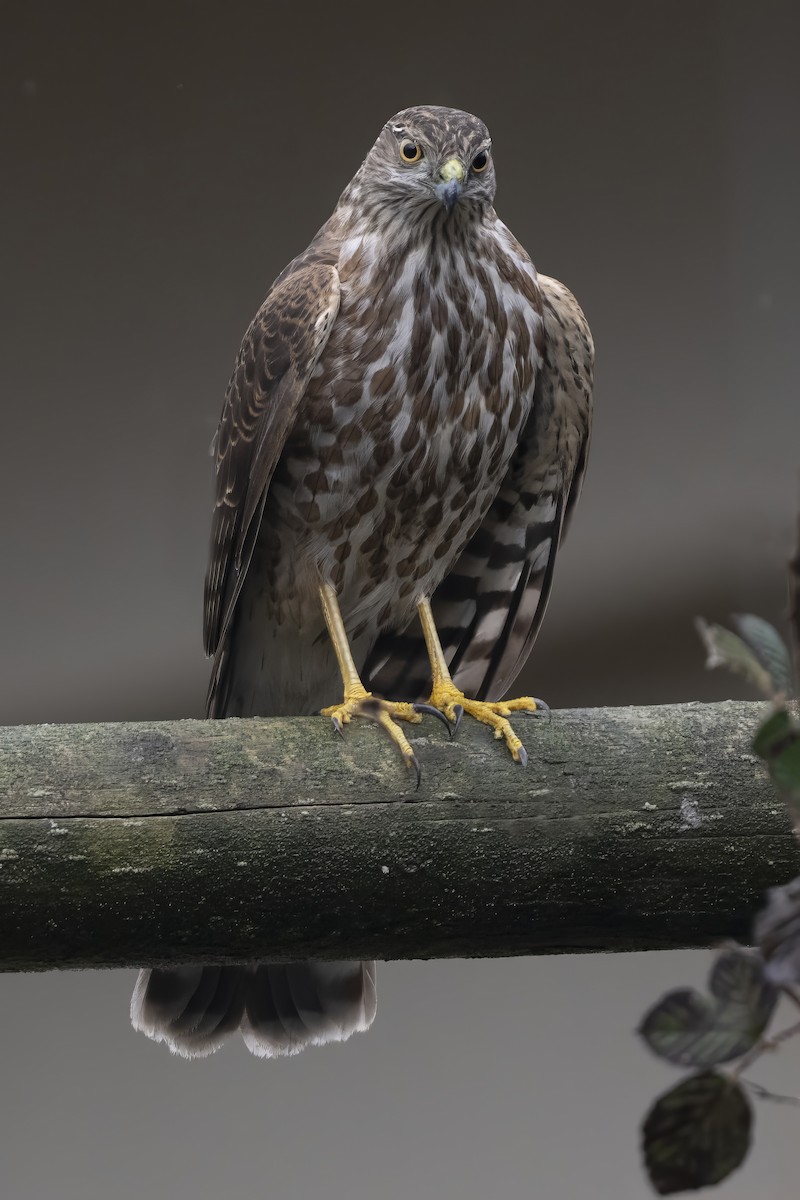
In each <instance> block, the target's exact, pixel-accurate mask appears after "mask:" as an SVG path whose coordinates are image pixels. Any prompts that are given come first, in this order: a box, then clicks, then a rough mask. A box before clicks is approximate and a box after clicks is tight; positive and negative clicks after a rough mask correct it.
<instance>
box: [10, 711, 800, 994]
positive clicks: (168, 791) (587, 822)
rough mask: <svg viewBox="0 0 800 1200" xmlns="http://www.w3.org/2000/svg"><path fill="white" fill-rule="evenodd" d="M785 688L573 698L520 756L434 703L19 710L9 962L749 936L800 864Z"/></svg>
mask: <svg viewBox="0 0 800 1200" xmlns="http://www.w3.org/2000/svg"><path fill="white" fill-rule="evenodd" d="M763 711H764V706H763V705H760V704H746V703H734V702H726V703H723V704H706V705H702V704H682V705H671V706H665V707H658V708H655V707H653V708H623V709H598V710H576V711H562V712H554V713H553V714H552V718H551V719H547V718H538V719H530V720H529V721H528V722H526V721H525V720H524V719H519V720H518V721H517V728H518V730H519V731H520V733H521V734H522V735H523V736H524V740H525V742H526V744H527V747H528V753H529V756H530V762H529V765H528V767H527V769H526V770H523V769H522V768H521V767H519V766H516V765H515V764H514V763H513V762H512V761H511V759H510V757H509V756H508V753H507V751H506V750H505V748H504V747H503V746H501V745H500V744H498V743H496V742H495V741H493V739H492V738H491V736H490V735H489V732H488V731H487V730H486V729H485V728H483V727H479V726H476V725H474V724H473V725H470V724H469V723H468V719H467V718H465V720H464V724H463V726H462V729H461V730H460V731H459V734H458V737H457V739H456V740H455V741H452V742H450V741H448V740H447V733H446V731H445V730H444V729H440V728H439V727H438V725H437V724H436V722H434V721H433V720H432V719H430V718H425V720H424V724H423V725H421V726H418V727H412V728H411V733H412V738H413V740H414V742H415V746H416V750H417V755H418V757H419V759H420V762H421V763H422V770H423V775H422V785H421V787H420V789H419V791H415V790H414V780H413V778H411V776H410V775H407V774H406V772H405V770H404V768H403V766H402V764H401V762H400V760H399V758H398V757H397V755H396V752H395V750H394V748H393V747H392V746H391V745H390V744H389V742H388V740H387V739H385V738H384V737H383V736H382V735H381V733H380V731H378V730H377V729H375V728H373V727H371V726H365V725H361V724H359V725H358V726H356V725H353V726H350V727H348V729H347V731H346V736H345V738H344V739H338V738H336V737H335V735H334V734H333V732H332V730H331V728H330V725H329V723H328V722H326V721H323V720H321V719H319V718H297V719H279V720H269V721H266V720H258V719H253V720H225V721H176V722H164V723H150V724H144V723H137V724H121V725H72V726H70V725H61V726H55V725H44V726H28V727H25V726H20V727H16V728H7V729H0V969H3V970H44V969H49V968H54V967H120V966H130V965H144V964H151V965H156V964H166V963H178V962H187V961H192V960H194V961H201V962H223V961H247V960H257V959H272V960H275V961H279V960H292V959H300V958H306V957H312V958H343V957H344V958H371V957H376V958H383V959H390V958H437V957H474V956H500V955H511V954H539V953H554V952H579V951H589V950H650V949H655V948H660V947H679V946H698V945H706V944H709V943H711V942H714V941H716V940H718V939H721V938H726V937H737V938H741V939H745V940H746V939H747V936H748V931H749V923H750V918H751V915H752V913H753V911H754V909H755V908H756V907H757V906H758V904H759V903H760V899H761V896H762V893H763V891H764V889H765V888H766V887H768V886H770V885H773V884H778V883H784V882H786V880H788V879H789V878H790V877H792V876H793V875H795V874H797V872H798V867H799V865H800V864H799V863H798V851H797V847H796V843H795V841H794V839H793V837H792V834H791V828H790V822H789V819H788V817H787V815H786V813H785V812H784V810H783V808H782V806H781V803H780V801H779V800H778V798H777V797H776V795H775V793H774V791H773V789H772V787H771V785H770V783H769V781H768V779H767V777H766V775H765V772H764V771H763V769H762V767H761V765H760V764H759V762H758V760H757V759H755V758H754V757H753V755H752V753H751V749H750V744H751V739H752V736H753V733H754V731H755V728H756V725H757V723H758V720H759V718H760V716H761V715H762V713H763Z"/></svg>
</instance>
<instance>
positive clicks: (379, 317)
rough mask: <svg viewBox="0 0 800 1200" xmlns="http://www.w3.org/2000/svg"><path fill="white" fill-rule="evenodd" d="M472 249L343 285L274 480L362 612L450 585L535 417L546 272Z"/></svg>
mask: <svg viewBox="0 0 800 1200" xmlns="http://www.w3.org/2000/svg"><path fill="white" fill-rule="evenodd" d="M469 249H470V248H465V250H464V252H463V253H461V254H458V253H455V252H448V253H446V254H442V255H441V256H440V257H439V258H437V259H434V260H432V259H431V257H430V255H428V254H426V253H425V252H424V251H423V249H421V248H418V249H417V250H415V251H414V252H413V253H410V254H407V255H405V256H404V257H403V258H402V259H400V260H398V261H394V262H393V261H387V262H384V263H381V264H375V263H373V264H372V267H371V268H370V269H367V268H366V267H365V266H364V267H363V269H362V271H361V272H360V273H359V272H353V271H350V272H348V271H347V270H344V271H341V274H342V295H341V307H340V310H339V314H338V317H337V319H336V322H335V324H334V327H333V330H332V332H331V336H330V339H329V342H328V344H327V347H326V349H325V351H324V353H323V355H322V356H321V359H320V362H319V364H318V366H317V369H316V372H315V375H314V377H313V378H312V380H311V383H310V385H309V387H308V390H307V392H306V396H305V397H304V401H303V405H302V408H301V413H300V418H299V420H298V423H297V426H296V428H295V430H294V432H293V434H292V436H291V438H290V439H289V442H288V444H287V447H286V450H285V452H284V454H283V456H282V460H281V462H280V464H279V467H278V471H277V472H276V476H275V478H274V479H273V484H272V487H271V501H272V503H271V505H270V507H274V509H275V515H276V519H278V520H279V521H282V522H286V523H287V524H288V525H289V526H291V527H292V529H293V530H294V532H295V535H296V537H297V539H298V546H299V547H300V550H299V552H300V553H301V554H302V553H306V554H309V555H311V556H312V557H313V558H314V559H315V560H316V562H317V564H318V566H319V568H320V569H321V570H322V571H323V573H324V574H327V575H328V576H329V577H330V578H331V579H332V580H333V582H334V583H335V584H336V585H337V586H339V587H340V589H341V588H344V590H345V591H347V590H348V589H349V590H352V589H354V588H355V589H357V591H358V593H359V597H361V596H362V595H363V596H367V595H368V594H369V591H370V589H371V588H374V587H375V586H376V583H377V582H378V581H384V580H390V581H391V584H392V587H393V588H394V592H393V596H394V597H395V599H397V598H400V597H403V598H408V600H409V602H411V601H412V600H413V597H414V596H416V595H417V594H418V593H419V591H420V590H424V591H429V590H431V588H432V587H434V586H436V585H437V584H438V582H439V580H440V579H441V578H442V577H443V575H444V574H445V573H446V570H447V568H448V567H449V565H450V563H451V562H452V561H453V560H454V558H455V557H457V555H458V553H460V550H461V549H462V548H463V546H464V544H465V543H466V541H467V540H468V538H469V537H470V536H471V535H472V533H474V532H475V530H476V529H477V527H478V525H479V524H480V521H481V520H482V518H483V516H484V514H485V512H486V511H487V509H488V507H489V504H490V503H491V501H492V499H493V498H494V496H495V495H496V493H497V491H498V489H499V487H500V483H501V481H502V478H503V476H504V474H505V471H506V469H507V466H508V463H509V459H510V457H511V454H512V453H513V449H514V447H515V445H516V442H517V438H518V436H519V432H520V429H521V426H522V424H523V423H524V421H525V420H526V418H527V415H528V412H529V411H530V406H531V403H532V400H533V391H534V384H535V377H536V368H537V365H538V361H539V343H540V337H541V318H540V305H539V299H538V290H537V285H536V276H535V271H534V270H533V268H532V267H529V269H524V270H520V269H519V268H518V267H515V268H514V270H513V271H512V270H510V268H509V267H508V265H507V264H505V263H504V262H503V261H502V259H498V256H497V255H496V254H494V253H491V252H489V251H488V250H487V251H486V252H484V253H476V249H475V247H472V248H471V253H469ZM362 257H364V256H362ZM362 265H363V264H362Z"/></svg>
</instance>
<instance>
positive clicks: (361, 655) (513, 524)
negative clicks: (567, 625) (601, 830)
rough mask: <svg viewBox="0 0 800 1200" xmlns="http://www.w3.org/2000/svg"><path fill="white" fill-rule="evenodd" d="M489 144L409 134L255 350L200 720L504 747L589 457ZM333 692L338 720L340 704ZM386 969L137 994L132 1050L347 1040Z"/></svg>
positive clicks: (577, 319) (223, 494)
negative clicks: (463, 739) (299, 718)
mask: <svg viewBox="0 0 800 1200" xmlns="http://www.w3.org/2000/svg"><path fill="white" fill-rule="evenodd" d="M494 194H495V171H494V162H493V157H492V145H491V139H490V137H489V132H488V130H487V128H486V126H485V125H484V124H483V122H482V121H480V120H478V118H477V117H474V116H471V115H470V114H469V113H465V112H460V111H458V110H455V109H449V108H436V107H415V108H408V109H405V110H404V111H403V112H400V113H398V114H397V115H396V116H394V117H392V118H391V120H389V121H388V122H387V123H386V125H384V127H383V129H382V130H381V133H380V136H379V137H378V140H377V141H376V142H375V144H374V146H373V147H372V149H371V150H370V152H369V154H368V155H367V157H366V159H365V160H364V162H363V164H362V165H361V167H360V168H359V170H358V171H357V172H356V174H355V176H354V177H353V179H352V180H351V182H350V183H349V184H348V185H347V187H346V188H345V190H344V192H343V193H342V195H341V198H340V200H339V202H338V204H337V206H336V208H335V210H334V212H333V215H332V216H331V217H330V219H329V220H328V221H326V223H325V224H324V225H323V226H322V228H321V229H320V230H319V232H318V233H317V235H316V237H315V238H314V239H313V241H312V242H311V243H310V245H309V246H308V248H307V249H306V250H304V251H303V253H302V254H300V255H298V257H297V258H295V259H294V260H293V261H292V262H291V263H290V264H289V265H288V266H287V267H286V269H285V270H284V271H283V272H282V273H281V274H280V275H279V276H278V278H277V279H276V280H275V282H274V284H273V285H272V288H271V289H270V291H269V293H268V295H267V298H266V300H265V301H264V303H263V304H262V306H261V308H260V309H259V311H258V312H257V314H256V316H255V318H254V319H253V322H252V324H251V325H250V328H249V329H248V330H247V332H246V334H245V336H244V340H243V342H242V346H241V349H240V351H239V354H238V357H237V359H236V364H235V366H234V370H233V374H232V376H231V380H230V383H229V385H228V390H227V393H226V396H225V402H224V406H223V410H222V417H221V420H220V424H219V430H218V433H217V438H216V482H217V487H216V507H215V509H214V516H213V524H212V534H211V553H210V561H209V566H208V572H207V576H206V585H205V645H206V650H207V652H208V654H209V655H212V656H213V666H212V671H211V682H210V686H209V693H208V715H209V716H211V717H226V716H254V715H259V716H272V715H278V714H283V715H288V714H304V713H313V712H317V711H319V710H320V709H322V712H323V713H324V714H326V715H327V716H329V717H330V718H331V720H332V721H333V724H334V726H335V727H336V729H337V730H339V732H342V730H343V727H344V726H345V725H346V724H347V723H348V722H349V721H350V720H351V719H352V718H353V717H365V718H368V719H369V720H371V721H373V722H375V723H376V724H377V725H379V726H380V727H381V728H382V729H383V730H384V732H385V734H386V735H388V736H389V737H390V738H391V739H392V740H393V741H394V742H395V744H396V745H397V747H398V749H399V751H400V752H401V754H402V756H403V758H404V760H405V762H406V763H407V764H408V765H409V766H410V767H411V768H413V769H414V770H416V771H417V773H418V771H419V768H418V766H417V760H416V758H415V755H414V751H413V749H412V747H411V745H410V743H409V741H408V738H407V736H406V733H405V732H404V726H406V727H407V725H408V724H409V723H411V724H413V723H416V722H419V721H420V720H421V719H422V717H423V715H424V714H425V713H434V714H436V715H438V716H441V717H442V719H443V720H445V721H446V722H447V723H448V724H449V725H451V727H455V726H457V724H458V722H459V721H460V720H461V717H462V715H463V714H467V715H469V716H470V717H472V718H474V719H476V720H477V721H479V722H482V723H483V724H485V725H487V726H489V728H490V729H492V730H493V731H494V734H495V736H496V737H498V738H500V739H502V740H504V741H505V743H506V745H507V747H508V749H509V750H510V752H511V756H512V758H513V759H515V760H516V761H517V762H520V763H523V764H524V763H525V761H526V755H525V751H524V748H523V746H522V743H521V741H520V739H519V737H518V736H517V734H516V733H515V731H514V729H513V728H512V726H511V724H510V722H509V717H510V716H511V715H512V714H513V713H515V712H523V711H535V710H536V709H537V707H539V702H537V701H536V700H535V699H534V698H533V697H530V696H527V697H521V698H519V699H515V700H501V699H500V697H502V696H503V695H504V694H505V692H506V691H507V689H508V688H509V686H510V685H511V683H512V682H513V680H514V678H515V677H516V675H517V673H518V672H519V670H520V669H521V667H522V665H523V663H524V662H525V659H526V658H527V656H528V654H529V653H530V650H531V647H532V645H533V642H534V639H535V637H536V634H537V632H538V629H539V626H540V624H541V620H542V617H543V615H544V610H545V606H546V604H547V599H548V595H549V592H550V586H551V582H552V578H553V567H554V563H555V558H556V553H557V551H558V547H559V543H560V541H561V539H562V537H563V534H564V531H565V529H566V526H567V523H568V521H569V518H570V516H571V514H572V512H573V510H574V508H575V504H576V502H577V499H578V494H579V492H580V488H581V482H582V479H583V474H584V469H585V466H586V456H587V451H588V446H589V431H590V423H591V405H592V400H591V393H592V368H593V346H592V338H591V334H590V332H589V328H588V325H587V323H586V320H585V318H584V315H583V313H582V312H581V309H580V308H579V307H578V304H577V302H576V301H575V299H574V297H573V296H572V295H571V293H570V292H569V291H568V290H567V289H566V288H565V287H564V286H563V284H561V283H558V282H557V281H556V280H554V279H549V278H547V277H546V276H543V275H538V274H537V272H536V270H535V268H534V266H533V264H532V262H531V260H530V258H529V257H528V255H527V253H526V252H525V250H524V249H523V247H522V246H521V245H520V243H519V242H518V241H517V239H516V238H515V237H514V236H513V234H512V233H511V232H510V231H509V230H508V229H507V228H506V226H505V225H504V224H503V222H502V221H501V220H500V219H499V218H498V216H497V214H496V212H495V210H494V207H493V200H494ZM337 691H338V692H339V695H340V699H338V700H337V699H336V694H337ZM375 1007H376V991H375V964H374V963H357V962H343V963H322V962H313V963H312V962H309V963H293V964H282V965H273V964H258V965H255V966H235V965H234V966H219V967H217V966H207V965H201V966H185V967H178V968H170V969H165V970H161V969H152V970H145V971H142V972H141V973H140V976H139V980H138V982H137V985H136V989H135V991H134V995H133V1000H132V1003H131V1016H132V1020H133V1023H134V1026H135V1027H136V1028H138V1029H140V1030H142V1031H143V1032H144V1033H146V1034H147V1035H148V1036H150V1037H152V1038H155V1039H156V1040H158V1041H164V1042H166V1043H167V1045H168V1046H169V1047H170V1049H172V1050H173V1051H175V1052H176V1053H179V1054H183V1055H186V1056H188V1057H191V1056H197V1055H205V1054H209V1053H211V1052H212V1051H213V1050H216V1049H217V1047H218V1046H219V1045H220V1043H221V1041H222V1040H223V1039H224V1037H225V1036H226V1034H228V1033H230V1032H231V1031H232V1030H234V1029H236V1028H239V1027H241V1030H242V1032H243V1035H244V1038H245V1041H246V1043H247V1045H248V1047H249V1049H250V1050H252V1051H253V1052H254V1053H255V1054H258V1055H262V1056H266V1057H270V1056H273V1055H281V1054H292V1053H295V1052H297V1051H298V1050H301V1049H303V1048H304V1047H305V1046H307V1045H312V1044H320V1043H324V1042H328V1041H342V1040H344V1039H345V1038H347V1037H349V1036H350V1034H352V1033H354V1032H355V1031H357V1030H362V1029H366V1028H367V1027H368V1026H369V1025H370V1024H371V1022H372V1020H373V1017H374V1015H375Z"/></svg>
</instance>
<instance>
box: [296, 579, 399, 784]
mask: <svg viewBox="0 0 800 1200" xmlns="http://www.w3.org/2000/svg"><path fill="white" fill-rule="evenodd" d="M319 598H320V602H321V604H322V613H323V616H324V617H325V624H326V625H327V627H328V633H329V634H330V639H331V642H332V643H333V649H334V651H335V652H336V661H337V662H338V664H339V671H340V672H341V676H342V684H343V685H344V699H343V700H342V702H341V704H331V705H330V706H329V707H328V708H323V710H322V715H323V717H330V718H331V720H332V721H333V725H334V728H335V729H336V731H337V733H341V732H342V729H343V726H345V725H347V724H349V722H350V720H351V718H352V717H366V718H367V719H368V720H370V721H374V722H375V723H376V724H377V725H380V727H381V728H382V729H385V730H386V732H387V733H388V735H389V737H390V738H391V739H392V741H393V742H394V744H395V745H396V746H397V747H398V748H399V750H400V753H401V754H402V755H403V760H404V762H405V764H406V766H408V767H411V768H412V769H413V770H414V772H415V773H416V776H417V786H418V787H419V778H420V770H419V763H418V762H417V758H416V755H415V754H414V751H413V750H412V749H411V745H410V743H409V741H408V738H407V737H406V735H405V734H404V733H403V731H402V729H401V728H400V726H399V725H398V724H397V721H410V722H411V723H412V724H415V725H416V724H418V723H419V722H420V721H421V720H422V717H421V716H420V715H419V713H418V712H417V711H416V710H415V708H414V705H413V704H402V703H395V702H393V701H391V700H382V699H380V697H378V696H373V694H372V692H368V691H367V689H366V688H365V687H364V685H363V683H362V682H361V677H360V675H359V674H358V671H357V669H356V664H355V662H354V661H353V655H352V653H351V651H350V643H349V642H348V640H347V632H346V630H345V627H344V621H343V620H342V614H341V611H340V609H339V601H338V600H337V599H336V592H335V591H334V590H333V588H332V587H331V585H330V584H329V583H323V584H321V585H320V589H319Z"/></svg>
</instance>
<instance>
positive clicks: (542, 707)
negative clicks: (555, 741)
mask: <svg viewBox="0 0 800 1200" xmlns="http://www.w3.org/2000/svg"><path fill="white" fill-rule="evenodd" d="M533 699H534V702H535V704H536V708H535V709H533V711H532V713H531V715H532V716H534V717H549V716H550V715H551V711H552V710H551V708H550V705H549V704H546V703H545V701H544V700H540V699H539V697H538V696H534V697H533Z"/></svg>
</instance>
